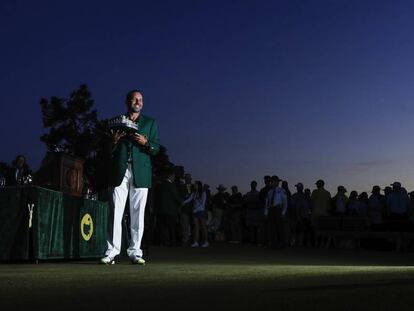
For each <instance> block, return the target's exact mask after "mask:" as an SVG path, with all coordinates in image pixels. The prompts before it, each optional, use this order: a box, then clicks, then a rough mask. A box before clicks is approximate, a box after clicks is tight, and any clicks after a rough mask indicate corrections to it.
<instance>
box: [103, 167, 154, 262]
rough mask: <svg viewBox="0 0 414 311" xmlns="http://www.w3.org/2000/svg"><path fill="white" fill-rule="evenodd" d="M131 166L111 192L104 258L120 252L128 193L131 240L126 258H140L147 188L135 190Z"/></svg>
mask: <svg viewBox="0 0 414 311" xmlns="http://www.w3.org/2000/svg"><path fill="white" fill-rule="evenodd" d="M133 180H134V177H133V174H132V170H131V164H129V165H128V168H127V170H126V172H125V176H124V179H123V180H122V183H121V184H120V185H119V186H118V187H115V188H114V189H113V191H112V202H111V203H112V204H111V205H110V208H109V219H108V221H109V223H108V239H107V244H108V249H107V251H106V253H105V255H106V256H109V257H111V258H114V257H115V256H117V255H119V253H120V252H121V241H122V216H123V214H124V210H125V204H126V200H127V198H128V193H129V207H130V226H131V240H130V243H129V247H128V250H127V253H128V256H129V257H132V256H138V257H142V250H141V240H142V235H143V234H144V215H145V204H146V203H147V195H148V188H135V187H134V181H133Z"/></svg>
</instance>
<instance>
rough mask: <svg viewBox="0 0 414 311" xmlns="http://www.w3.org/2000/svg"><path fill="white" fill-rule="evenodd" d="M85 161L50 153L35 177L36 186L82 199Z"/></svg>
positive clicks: (62, 154)
mask: <svg viewBox="0 0 414 311" xmlns="http://www.w3.org/2000/svg"><path fill="white" fill-rule="evenodd" d="M84 162H85V161H84V160H83V159H80V158H77V157H74V156H72V155H69V154H66V153H62V152H49V153H48V154H47V155H46V157H45V159H44V160H43V162H42V166H41V168H40V169H39V171H38V172H37V173H36V176H35V184H37V185H40V186H42V187H45V188H49V189H52V190H56V191H61V192H63V193H66V194H69V195H72V196H75V197H81V196H82V189H83V164H84Z"/></svg>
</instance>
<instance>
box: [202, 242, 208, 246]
mask: <svg viewBox="0 0 414 311" xmlns="http://www.w3.org/2000/svg"><path fill="white" fill-rule="evenodd" d="M208 245H209V244H208V242H204V243H203V244H202V245H201V247H208Z"/></svg>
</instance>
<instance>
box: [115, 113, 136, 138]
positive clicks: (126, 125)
mask: <svg viewBox="0 0 414 311" xmlns="http://www.w3.org/2000/svg"><path fill="white" fill-rule="evenodd" d="M108 127H109V128H110V129H111V130H114V131H124V132H126V133H127V134H135V133H138V124H137V123H135V122H134V121H131V120H130V119H128V118H127V117H126V116H124V115H121V116H118V117H115V118H112V119H110V120H109V121H108Z"/></svg>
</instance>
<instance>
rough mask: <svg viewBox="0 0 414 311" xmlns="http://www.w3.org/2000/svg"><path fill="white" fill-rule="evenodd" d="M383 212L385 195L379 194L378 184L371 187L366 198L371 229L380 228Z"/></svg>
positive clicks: (381, 226)
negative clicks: (369, 194)
mask: <svg viewBox="0 0 414 311" xmlns="http://www.w3.org/2000/svg"><path fill="white" fill-rule="evenodd" d="M384 213H385V196H384V195H382V194H381V188H380V187H379V186H374V187H372V192H371V196H370V197H369V200H368V219H369V223H370V227H371V229H372V230H382V229H384V228H383V215H384Z"/></svg>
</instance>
